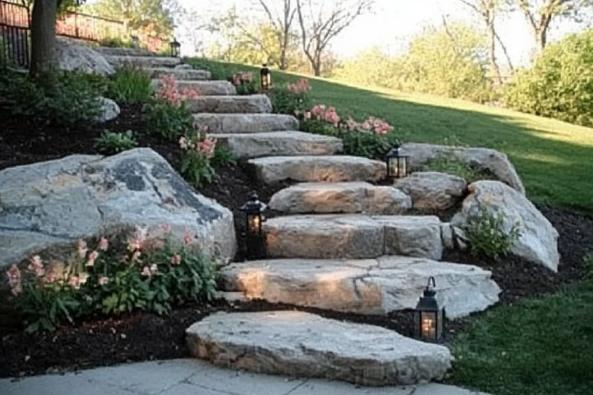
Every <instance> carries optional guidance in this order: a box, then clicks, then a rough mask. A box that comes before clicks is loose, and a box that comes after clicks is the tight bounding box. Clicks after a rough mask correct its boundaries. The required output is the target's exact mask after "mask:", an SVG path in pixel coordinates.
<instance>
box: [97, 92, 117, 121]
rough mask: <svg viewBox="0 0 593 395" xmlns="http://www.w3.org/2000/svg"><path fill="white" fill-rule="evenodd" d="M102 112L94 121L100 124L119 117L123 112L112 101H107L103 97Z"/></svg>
mask: <svg viewBox="0 0 593 395" xmlns="http://www.w3.org/2000/svg"><path fill="white" fill-rule="evenodd" d="M100 100H101V111H100V112H99V114H98V115H97V116H96V117H95V119H94V121H95V122H98V123H103V122H107V121H111V120H112V119H115V118H117V117H118V116H119V113H120V112H121V110H120V108H119V106H118V105H117V103H116V102H115V101H114V100H112V99H107V98H105V97H101V98H100Z"/></svg>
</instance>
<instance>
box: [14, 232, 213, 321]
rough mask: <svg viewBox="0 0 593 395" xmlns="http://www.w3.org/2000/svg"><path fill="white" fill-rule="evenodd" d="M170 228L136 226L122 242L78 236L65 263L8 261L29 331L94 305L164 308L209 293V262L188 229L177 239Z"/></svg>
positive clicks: (120, 309) (119, 309) (112, 310)
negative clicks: (23, 266)
mask: <svg viewBox="0 0 593 395" xmlns="http://www.w3.org/2000/svg"><path fill="white" fill-rule="evenodd" d="M171 230H172V228H171V226H170V225H163V226H161V227H160V228H159V229H158V231H157V232H156V234H151V233H150V232H149V231H148V229H147V228H141V227H136V230H135V231H134V232H133V234H131V235H130V236H129V237H128V239H127V240H125V241H124V242H122V241H121V240H118V239H117V238H114V239H112V240H107V239H106V238H101V239H100V240H98V241H97V242H96V243H93V244H94V245H95V248H94V249H91V248H89V245H90V243H87V242H86V241H84V240H82V239H81V240H78V242H77V243H76V246H75V249H74V252H73V254H72V255H71V257H70V258H69V259H68V260H67V262H65V263H64V264H63V265H56V264H54V265H48V264H45V263H44V262H43V261H42V259H41V257H40V256H37V255H36V256H34V257H32V258H31V260H30V262H29V265H28V266H27V267H26V269H25V270H24V271H23V272H21V270H20V269H19V268H18V266H16V265H12V266H11V267H10V269H9V270H8V271H7V273H6V275H7V277H8V281H9V285H10V287H11V289H12V293H13V295H14V297H15V302H16V305H17V307H18V308H19V309H20V310H21V311H22V312H23V313H24V314H25V316H26V317H27V321H28V324H29V325H28V327H27V331H29V332H37V331H52V330H54V329H55V328H56V326H57V325H58V324H60V323H63V322H65V321H67V322H70V323H73V322H74V318H76V317H79V316H84V315H88V314H91V313H93V312H95V311H101V312H103V313H105V314H121V313H125V312H131V311H133V310H146V311H150V312H154V313H157V314H163V313H166V312H168V311H170V310H171V308H172V306H173V304H175V303H183V302H185V301H188V300H197V299H199V298H210V297H211V296H212V295H213V292H214V289H215V271H214V266H213V265H212V262H211V261H210V260H209V259H207V258H206V257H205V256H204V255H202V254H201V253H199V252H196V251H195V250H194V249H192V248H190V244H192V242H193V239H194V236H193V235H192V234H191V233H189V232H187V231H186V233H185V235H184V237H183V241H182V242H181V243H175V242H173V240H172V238H171ZM112 245H113V246H112Z"/></svg>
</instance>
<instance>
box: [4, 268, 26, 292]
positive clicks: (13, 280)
mask: <svg viewBox="0 0 593 395" xmlns="http://www.w3.org/2000/svg"><path fill="white" fill-rule="evenodd" d="M6 277H8V284H9V285H10V288H11V292H12V294H13V295H14V296H17V295H18V294H20V293H21V292H22V290H23V288H22V286H21V271H20V270H19V268H18V266H17V265H14V264H13V265H12V266H11V267H10V269H8V271H7V272H6Z"/></svg>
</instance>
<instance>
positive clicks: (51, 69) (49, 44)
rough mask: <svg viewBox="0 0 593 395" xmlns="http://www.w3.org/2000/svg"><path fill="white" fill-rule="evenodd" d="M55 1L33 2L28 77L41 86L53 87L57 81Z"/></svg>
mask: <svg viewBox="0 0 593 395" xmlns="http://www.w3.org/2000/svg"><path fill="white" fill-rule="evenodd" d="M57 9H58V1H57V0H35V2H34V3H33V12H32V15H31V68H30V72H29V74H30V76H31V77H32V78H33V79H35V80H36V81H37V83H40V84H41V85H42V86H46V87H49V88H51V87H53V86H55V83H56V81H57V74H56V69H57V59H56V53H55V52H56V15H57Z"/></svg>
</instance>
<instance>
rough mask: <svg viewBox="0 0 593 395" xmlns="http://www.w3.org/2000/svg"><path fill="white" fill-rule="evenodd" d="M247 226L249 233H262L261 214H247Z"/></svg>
mask: <svg viewBox="0 0 593 395" xmlns="http://www.w3.org/2000/svg"><path fill="white" fill-rule="evenodd" d="M247 227H248V229H247V230H248V231H249V233H251V234H253V235H258V234H260V233H261V215H260V214H248V215H247Z"/></svg>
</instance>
